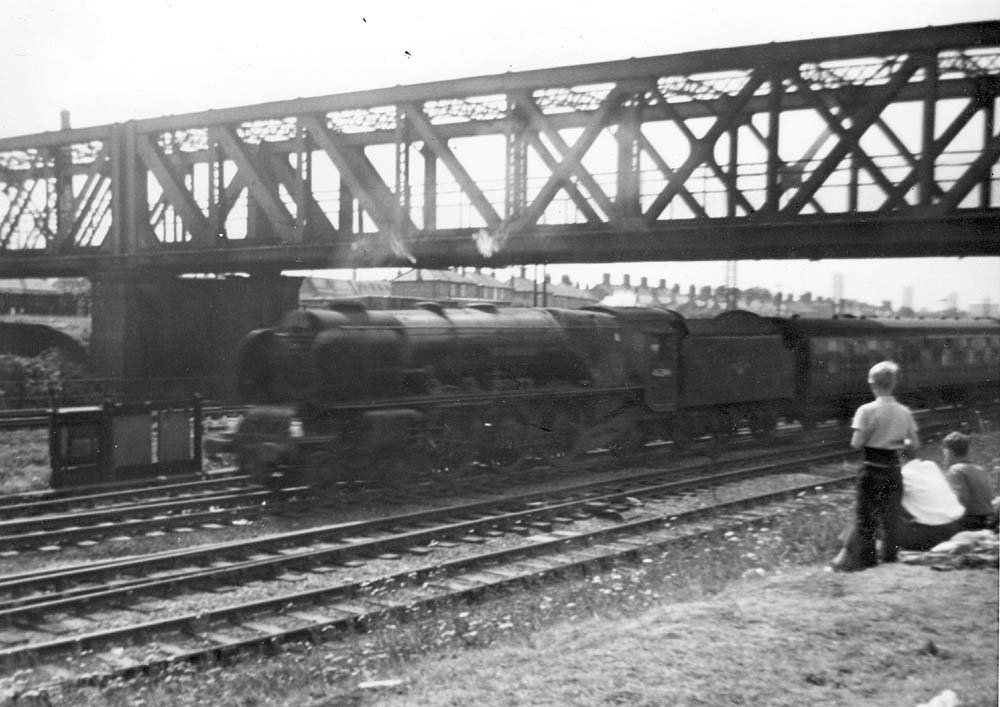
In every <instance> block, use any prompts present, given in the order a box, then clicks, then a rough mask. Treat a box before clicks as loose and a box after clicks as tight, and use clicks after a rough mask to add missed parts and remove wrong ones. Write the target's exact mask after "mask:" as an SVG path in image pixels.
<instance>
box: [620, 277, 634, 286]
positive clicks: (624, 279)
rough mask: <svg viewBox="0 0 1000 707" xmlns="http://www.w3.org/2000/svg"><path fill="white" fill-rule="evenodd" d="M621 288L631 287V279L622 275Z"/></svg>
mask: <svg viewBox="0 0 1000 707" xmlns="http://www.w3.org/2000/svg"><path fill="white" fill-rule="evenodd" d="M622 286H623V287H625V289H628V288H630V287H632V278H630V277H629V276H628V275H623V276H622Z"/></svg>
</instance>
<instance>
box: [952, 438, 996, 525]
mask: <svg viewBox="0 0 1000 707" xmlns="http://www.w3.org/2000/svg"><path fill="white" fill-rule="evenodd" d="M941 446H942V447H943V450H944V465H945V466H946V467H948V471H947V472H945V477H946V478H947V479H948V483H949V484H950V485H951V488H952V489H953V490H954V491H955V494H956V495H957V496H958V500H959V502H960V503H961V504H962V505H963V506H965V515H964V516H963V517H962V530H985V529H988V528H994V527H996V524H997V512H996V509H994V508H993V503H992V500H993V495H994V494H993V484H992V483H991V482H990V477H989V474H987V473H986V470H985V469H983V467H981V466H979V465H978V464H972V463H970V462H968V461H966V455H968V453H969V438H968V437H967V436H966V435H964V434H962V433H961V432H952V433H951V434H949V435H948V436H947V437H945V438H944V439H943V440H941Z"/></svg>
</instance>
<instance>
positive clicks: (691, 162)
mask: <svg viewBox="0 0 1000 707" xmlns="http://www.w3.org/2000/svg"><path fill="white" fill-rule="evenodd" d="M764 81H765V74H764V72H763V71H761V70H759V69H758V70H755V71H754V72H753V73H752V74H751V75H750V76H749V77H748V79H747V82H746V85H744V86H743V89H742V90H741V91H740V92H739V94H737V95H736V97H735V98H734V99H733V100H732V102H731V103H730V104H729V106H728V110H727V111H726V112H724V113H722V114H720V115H719V116H718V117H717V118H716V119H715V122H714V123H713V124H712V126H711V127H710V128H709V129H708V132H706V133H705V136H704V137H703V138H701V139H700V140H697V141H696V142H695V143H694V144H693V146H692V149H691V152H690V153H689V154H688V157H687V159H686V160H684V164H682V165H681V166H680V167H678V168H677V169H676V170H675V171H674V179H673V180H671V181H670V182H669V183H668V184H667V185H666V186H665V187H664V188H663V190H662V191H661V192H660V193H659V194H657V196H656V198H655V199H654V200H653V203H651V204H650V205H649V208H648V209H646V213H645V214H643V219H644V220H645V221H646V224H647V225H650V226H651V225H653V224H654V223H655V222H656V220H657V219H658V218H659V217H660V214H662V213H663V210H664V209H665V208H666V207H667V204H669V203H670V201H671V200H672V199H673V198H674V197H675V196H677V194H678V193H680V191H681V190H682V189H684V183H685V182H686V181H687V179H688V177H690V176H691V175H692V174H693V173H694V170H695V169H697V168H698V167H699V166H700V165H702V164H705V163H706V162H708V161H710V158H711V156H712V151H713V150H714V149H715V143H716V142H717V141H718V140H719V138H720V137H721V136H722V134H723V133H724V132H726V131H727V130H729V129H730V128H731V127H732V126H733V125H734V124H735V123H736V122H737V120H738V119H739V117H740V115H741V114H742V113H743V109H744V108H745V107H746V105H747V103H749V102H750V99H751V98H753V95H754V94H755V93H756V92H757V89H758V88H760V86H761V85H762V84H763V83H764ZM692 137H693V135H692ZM689 139H690V138H689ZM711 161H714V160H711Z"/></svg>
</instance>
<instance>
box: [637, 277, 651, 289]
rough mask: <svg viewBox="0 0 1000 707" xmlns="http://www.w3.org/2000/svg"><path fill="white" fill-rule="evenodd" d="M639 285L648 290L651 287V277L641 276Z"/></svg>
mask: <svg viewBox="0 0 1000 707" xmlns="http://www.w3.org/2000/svg"><path fill="white" fill-rule="evenodd" d="M639 287H641V288H642V289H644V290H648V289H649V278H646V277H643V278H641V279H640V280H639Z"/></svg>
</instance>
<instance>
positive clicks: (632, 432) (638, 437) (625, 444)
mask: <svg viewBox="0 0 1000 707" xmlns="http://www.w3.org/2000/svg"><path fill="white" fill-rule="evenodd" d="M645 444H646V435H645V434H643V432H642V430H640V429H637V428H634V427H631V428H629V429H626V430H624V431H623V432H622V433H621V434H620V435H619V436H618V438H617V439H616V440H615V441H614V442H612V443H611V446H610V447H608V451H610V452H611V454H612V455H614V456H616V457H619V458H626V457H630V456H632V455H633V454H638V452H639V450H641V449H642V448H643V447H644V446H645Z"/></svg>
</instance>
